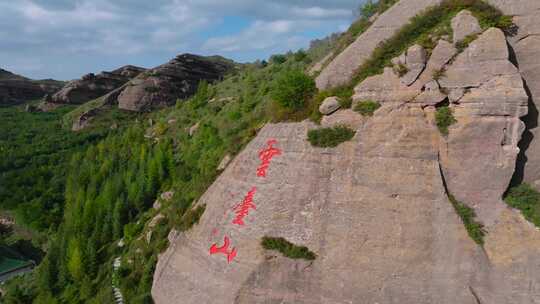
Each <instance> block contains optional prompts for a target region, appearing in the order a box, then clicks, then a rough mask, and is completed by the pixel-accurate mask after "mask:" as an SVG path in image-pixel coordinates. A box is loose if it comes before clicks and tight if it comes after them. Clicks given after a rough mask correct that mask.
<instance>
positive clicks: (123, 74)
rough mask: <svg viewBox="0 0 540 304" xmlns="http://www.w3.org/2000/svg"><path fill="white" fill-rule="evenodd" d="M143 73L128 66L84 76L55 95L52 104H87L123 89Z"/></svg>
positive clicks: (136, 68)
mask: <svg viewBox="0 0 540 304" xmlns="http://www.w3.org/2000/svg"><path fill="white" fill-rule="evenodd" d="M143 71H145V69H143V68H139V67H135V66H130V65H128V66H124V67H121V68H119V69H117V70H114V71H112V72H102V73H100V74H98V75H94V74H87V75H84V76H83V77H82V78H81V79H78V80H73V81H71V82H69V83H68V84H67V85H66V86H65V87H64V88H62V90H60V91H59V92H58V93H56V94H54V95H53V96H52V99H51V102H53V103H60V104H82V103H85V102H87V101H90V100H93V99H96V98H98V97H101V96H103V95H105V94H107V93H109V92H111V91H113V90H115V89H117V88H119V87H121V86H122V85H124V84H125V83H126V82H128V81H129V80H130V79H132V78H133V77H135V76H137V75H139V74H140V73H142V72H143Z"/></svg>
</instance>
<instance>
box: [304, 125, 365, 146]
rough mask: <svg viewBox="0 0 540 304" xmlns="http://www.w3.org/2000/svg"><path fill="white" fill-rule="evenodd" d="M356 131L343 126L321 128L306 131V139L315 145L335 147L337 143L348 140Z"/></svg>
mask: <svg viewBox="0 0 540 304" xmlns="http://www.w3.org/2000/svg"><path fill="white" fill-rule="evenodd" d="M355 133H356V132H355V131H354V130H352V129H350V128H348V127H345V126H337V127H333V128H323V129H315V130H309V131H308V140H309V142H310V143H311V145H312V146H315V147H331V148H333V147H337V146H338V145H339V144H341V143H343V142H346V141H349V140H351V139H352V138H353V137H354V134H355Z"/></svg>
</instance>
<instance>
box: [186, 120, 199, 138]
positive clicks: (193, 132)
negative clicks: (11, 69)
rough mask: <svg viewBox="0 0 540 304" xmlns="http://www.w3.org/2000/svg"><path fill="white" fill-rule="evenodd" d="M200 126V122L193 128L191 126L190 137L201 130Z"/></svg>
mask: <svg viewBox="0 0 540 304" xmlns="http://www.w3.org/2000/svg"><path fill="white" fill-rule="evenodd" d="M199 125H200V122H198V123H196V124H194V125H193V126H191V127H190V128H189V131H188V133H189V136H193V135H195V133H196V132H197V130H199Z"/></svg>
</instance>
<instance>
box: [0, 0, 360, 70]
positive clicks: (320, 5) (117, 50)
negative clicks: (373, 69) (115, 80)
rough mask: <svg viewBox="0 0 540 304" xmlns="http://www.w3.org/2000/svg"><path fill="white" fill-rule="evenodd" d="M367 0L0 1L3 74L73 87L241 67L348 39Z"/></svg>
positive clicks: (0, 43) (0, 59) (0, 46)
mask: <svg viewBox="0 0 540 304" xmlns="http://www.w3.org/2000/svg"><path fill="white" fill-rule="evenodd" d="M362 1H363V0H276V1H262V0H0V67H1V68H4V69H6V70H10V71H12V72H15V73H18V74H22V75H24V76H27V77H31V78H35V79H41V78H56V79H61V80H69V79H74V78H79V77H80V76H81V75H83V74H85V73H89V72H94V73H97V72H100V71H103V70H112V69H115V68H117V67H120V66H122V65H126V64H133V65H138V66H142V67H147V68H149V67H154V66H156V65H159V64H162V63H164V62H167V61H168V60H170V59H171V58H173V57H174V56H176V55H177V54H180V53H186V52H189V53H195V54H203V55H222V56H225V57H228V58H231V59H234V60H237V61H239V62H248V61H254V60H256V59H265V58H268V56H269V55H271V54H275V53H282V52H285V51H287V50H296V49H299V48H305V47H307V46H308V45H309V41H310V40H312V39H314V38H322V37H324V36H326V35H328V34H330V33H333V32H336V31H342V30H344V29H345V28H347V27H348V25H349V24H350V23H351V21H352V19H353V17H352V16H353V10H354V9H355V8H357V7H358V6H359V5H360V4H361V2H362Z"/></svg>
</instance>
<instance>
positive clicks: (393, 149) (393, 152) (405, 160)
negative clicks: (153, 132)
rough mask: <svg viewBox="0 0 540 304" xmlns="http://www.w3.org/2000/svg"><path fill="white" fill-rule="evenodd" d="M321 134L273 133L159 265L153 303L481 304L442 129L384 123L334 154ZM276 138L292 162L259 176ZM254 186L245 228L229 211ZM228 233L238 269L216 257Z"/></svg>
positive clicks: (303, 127) (393, 117) (214, 190)
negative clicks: (297, 253)
mask: <svg viewBox="0 0 540 304" xmlns="http://www.w3.org/2000/svg"><path fill="white" fill-rule="evenodd" d="M313 127H315V126H314V125H311V124H308V123H299V124H279V125H269V126H266V127H265V128H263V130H262V131H261V133H260V134H259V136H257V138H256V139H255V140H254V141H253V142H252V143H250V144H249V145H248V147H247V148H246V149H245V150H244V151H243V152H242V153H241V154H240V155H239V156H238V157H237V158H236V159H235V160H234V161H233V162H232V163H231V165H230V166H229V167H228V168H227V169H226V170H225V172H224V174H223V175H222V176H221V177H220V178H219V179H218V180H217V182H216V183H215V184H214V185H213V186H212V187H210V189H209V190H208V191H207V193H206V194H205V195H204V196H203V197H202V198H201V202H203V203H205V204H207V210H206V212H205V214H204V215H203V217H202V219H201V222H200V224H198V225H197V226H195V227H194V228H193V230H191V231H190V232H188V233H186V234H179V235H177V236H176V237H174V238H173V239H172V240H171V247H170V248H169V249H168V250H167V251H166V252H165V253H164V254H163V255H162V256H161V257H160V259H159V263H158V266H157V269H156V272H155V279H154V286H153V290H152V295H153V297H154V300H155V302H156V303H158V304H160V303H174V302H175V301H176V299H179V298H182V301H183V302H182V303H185V304H189V303H198V304H201V303H213V304H220V303H223V304H225V303H226V304H229V303H239V304H240V303H242V304H243V303H246V304H247V303H249V304H254V303H290V304H292V303H356V302H357V301H358V299H362V301H363V302H365V303H394V302H395V300H396V299H399V303H421V304H428V303H429V304H431V303H449V304H450V303H452V304H455V303H465V304H475V303H477V302H475V299H474V296H473V295H472V294H471V292H470V290H469V285H470V284H472V282H474V281H475V280H476V278H475V277H476V274H475V273H476V270H477V269H478V268H482V267H483V265H484V262H483V261H482V258H483V254H482V251H481V250H480V248H479V247H477V246H475V245H474V243H472V241H470V240H469V239H468V237H467V235H466V232H465V230H464V228H463V225H462V224H461V223H460V220H459V218H458V217H457V215H456V214H455V213H454V211H453V209H452V206H451V204H450V203H449V202H448V201H447V199H446V196H445V193H444V187H443V184H442V179H441V177H440V171H439V169H438V163H437V149H436V145H434V142H436V138H437V131H436V129H435V128H434V127H433V126H431V125H429V124H428V123H426V121H425V120H424V118H423V114H422V111H421V110H420V109H419V108H417V109H409V108H404V109H401V110H395V111H394V112H390V114H389V115H388V116H375V117H374V118H373V119H372V120H371V121H370V122H368V123H367V124H366V125H365V126H364V127H362V128H361V129H359V134H360V135H359V136H356V137H355V138H354V140H353V141H352V142H349V143H345V144H342V145H340V146H339V147H338V148H336V149H317V148H313V147H311V145H310V144H309V143H308V142H307V141H306V139H305V138H306V133H307V130H308V129H310V128H313ZM269 139H276V140H277V141H278V143H277V144H276V146H277V147H278V148H279V149H281V150H282V155H281V156H280V157H276V158H274V160H273V161H272V164H271V167H270V169H269V171H268V175H267V177H266V178H265V179H262V178H257V177H256V171H255V169H256V168H257V166H258V165H259V162H260V161H259V159H258V151H259V150H260V149H261V148H262V147H264V146H265V143H266V141H267V140H269ZM252 186H256V187H257V189H258V190H257V194H256V195H255V198H254V202H255V204H256V205H257V209H256V210H253V211H252V212H250V214H249V215H248V217H247V222H246V226H245V227H240V228H239V227H238V226H235V225H232V224H231V220H232V218H231V213H230V211H231V208H233V206H234V205H235V204H236V203H237V202H238V201H240V200H242V197H243V195H244V193H246V192H247V191H248V190H249V189H250V188H251V187H252ZM231 196H232V197H231ZM382 219H384V220H382ZM441 223H444V224H442V225H441ZM216 228H217V229H218V232H217V233H213V231H215V230H214V229H216ZM225 235H228V236H229V237H231V239H232V242H233V243H232V246H234V247H236V248H237V250H238V255H237V257H236V258H235V260H234V261H233V262H232V263H231V264H227V261H226V259H225V256H223V255H210V254H209V252H208V250H209V248H210V245H211V244H212V243H214V242H215V243H218V244H222V241H223V237H224V236H225ZM265 235H271V236H280V237H285V238H286V239H288V240H289V241H292V242H294V243H296V244H301V245H307V246H308V247H309V248H310V249H311V250H312V251H314V252H315V253H316V254H317V255H318V258H317V259H316V260H315V261H313V262H311V263H310V262H305V261H301V260H300V261H295V260H290V259H287V258H284V257H282V256H281V254H279V253H276V252H273V251H264V250H263V249H262V248H261V246H260V240H261V237H263V236H265Z"/></svg>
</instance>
